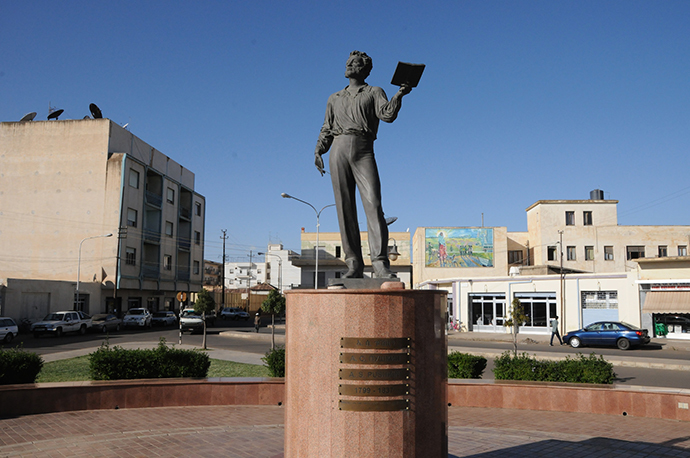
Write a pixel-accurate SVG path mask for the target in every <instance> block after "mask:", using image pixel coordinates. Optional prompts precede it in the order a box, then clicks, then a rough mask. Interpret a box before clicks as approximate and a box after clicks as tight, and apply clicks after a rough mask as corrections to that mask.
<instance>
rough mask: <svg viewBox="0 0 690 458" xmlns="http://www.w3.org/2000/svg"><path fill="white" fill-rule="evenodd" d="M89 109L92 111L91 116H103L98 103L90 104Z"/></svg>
mask: <svg viewBox="0 0 690 458" xmlns="http://www.w3.org/2000/svg"><path fill="white" fill-rule="evenodd" d="M89 111H91V116H93V119H101V118H103V113H101V109H100V108H98V105H96V104H95V103H91V104H89Z"/></svg>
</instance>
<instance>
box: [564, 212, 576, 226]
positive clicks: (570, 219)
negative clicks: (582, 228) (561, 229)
mask: <svg viewBox="0 0 690 458" xmlns="http://www.w3.org/2000/svg"><path fill="white" fill-rule="evenodd" d="M565 225H566V226H574V225H575V212H565Z"/></svg>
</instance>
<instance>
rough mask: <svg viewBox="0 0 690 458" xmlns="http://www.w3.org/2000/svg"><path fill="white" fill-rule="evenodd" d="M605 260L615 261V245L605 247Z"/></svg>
mask: <svg viewBox="0 0 690 458" xmlns="http://www.w3.org/2000/svg"><path fill="white" fill-rule="evenodd" d="M604 261H613V247H612V246H605V247H604Z"/></svg>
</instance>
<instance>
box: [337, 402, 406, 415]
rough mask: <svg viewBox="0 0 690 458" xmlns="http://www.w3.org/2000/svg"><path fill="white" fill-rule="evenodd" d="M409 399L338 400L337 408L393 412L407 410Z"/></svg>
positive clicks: (354, 410) (356, 410)
mask: <svg viewBox="0 0 690 458" xmlns="http://www.w3.org/2000/svg"><path fill="white" fill-rule="evenodd" d="M409 408H410V401H408V400H407V399H398V400H394V401H339V402H338V409H340V410H349V411H353V412H393V411H396V410H409Z"/></svg>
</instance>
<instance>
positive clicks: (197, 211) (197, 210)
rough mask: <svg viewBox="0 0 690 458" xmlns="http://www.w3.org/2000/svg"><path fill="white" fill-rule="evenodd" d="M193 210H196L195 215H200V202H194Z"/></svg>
mask: <svg viewBox="0 0 690 458" xmlns="http://www.w3.org/2000/svg"><path fill="white" fill-rule="evenodd" d="M194 210H195V212H196V216H201V203H199V202H194Z"/></svg>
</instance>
